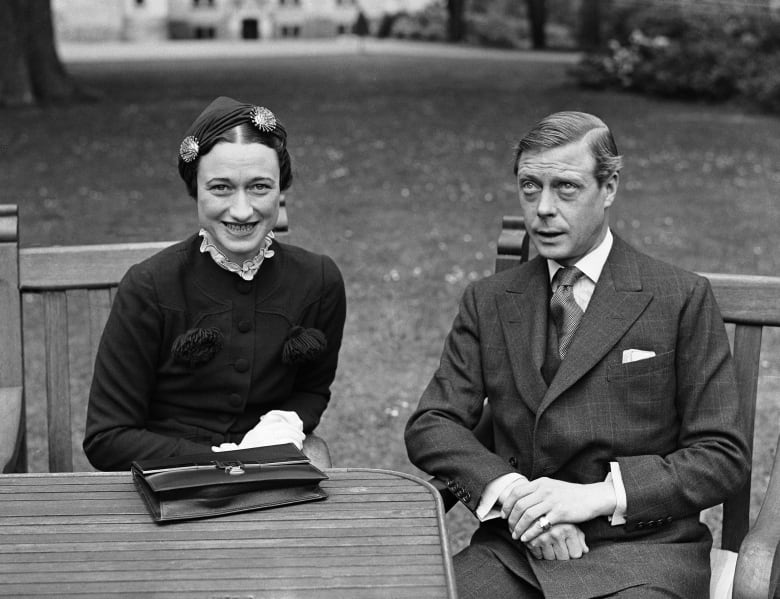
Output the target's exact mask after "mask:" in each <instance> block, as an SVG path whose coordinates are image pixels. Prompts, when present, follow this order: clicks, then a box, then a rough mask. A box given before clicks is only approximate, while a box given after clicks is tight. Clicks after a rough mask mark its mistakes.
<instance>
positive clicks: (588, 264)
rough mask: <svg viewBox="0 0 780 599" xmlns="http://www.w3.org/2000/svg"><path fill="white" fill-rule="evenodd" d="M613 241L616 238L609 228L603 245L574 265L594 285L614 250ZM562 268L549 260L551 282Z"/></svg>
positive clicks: (548, 267)
mask: <svg viewBox="0 0 780 599" xmlns="http://www.w3.org/2000/svg"><path fill="white" fill-rule="evenodd" d="M613 241H614V237H613V236H612V230H611V229H609V228H607V234H606V235H605V236H604V239H602V241H601V243H600V244H598V245H597V246H596V247H595V248H594V249H592V250H591V251H590V252H588V253H587V254H585V255H584V256H583V257H582V258H580V259H579V260H578V261H577V262H576V263H575V264H574V266H576V267H577V268H579V269H580V270H581V271H582V272H583V274H584V275H585V276H586V277H588V278H589V279H590V280H591V281H593V283H594V284H595V283H598V281H599V277H600V276H601V271H602V270H604V265H605V264H606V263H607V257H608V256H609V252H610V251H611V250H612V242H613ZM561 268H563V265H562V264H559V263H558V262H556V261H555V260H550V259H548V260H547V271H548V274H549V275H550V282H552V280H553V277H554V276H555V273H556V272H558V270H559V269H561Z"/></svg>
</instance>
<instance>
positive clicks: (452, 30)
mask: <svg viewBox="0 0 780 599" xmlns="http://www.w3.org/2000/svg"><path fill="white" fill-rule="evenodd" d="M465 6H466V0H447V39H448V40H449V41H450V42H462V41H463V40H464V39H465V37H466V21H465V19H464V14H463V13H464V11H465Z"/></svg>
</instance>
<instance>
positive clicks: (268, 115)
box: [249, 106, 276, 133]
mask: <svg viewBox="0 0 780 599" xmlns="http://www.w3.org/2000/svg"><path fill="white" fill-rule="evenodd" d="M249 118H250V119H252V123H253V124H254V126H255V127H257V128H258V129H260V131H263V132H264V133H270V132H271V131H273V130H274V129H275V128H276V117H275V116H274V113H273V112H271V111H270V110H268V109H267V108H266V107H265V106H255V107H254V108H253V109H252V112H250V113H249Z"/></svg>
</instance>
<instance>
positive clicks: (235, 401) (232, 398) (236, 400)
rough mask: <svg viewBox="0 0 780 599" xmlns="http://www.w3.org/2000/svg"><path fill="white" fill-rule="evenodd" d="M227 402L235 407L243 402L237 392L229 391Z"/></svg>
mask: <svg viewBox="0 0 780 599" xmlns="http://www.w3.org/2000/svg"><path fill="white" fill-rule="evenodd" d="M228 403H229V404H230V405H231V406H232V407H234V408H237V407H239V406H240V405H241V404H242V403H243V401H242V400H241V396H240V395H239V394H238V393H231V394H230V395H229V396H228Z"/></svg>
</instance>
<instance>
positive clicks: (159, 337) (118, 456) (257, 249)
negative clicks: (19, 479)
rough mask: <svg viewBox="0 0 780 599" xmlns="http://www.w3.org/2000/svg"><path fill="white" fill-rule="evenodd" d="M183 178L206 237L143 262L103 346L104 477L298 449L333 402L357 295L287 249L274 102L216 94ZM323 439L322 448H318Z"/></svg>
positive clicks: (98, 445) (100, 449)
mask: <svg viewBox="0 0 780 599" xmlns="http://www.w3.org/2000/svg"><path fill="white" fill-rule="evenodd" d="M179 173H180V175H181V177H182V179H183V180H184V183H185V184H186V187H187V190H188V192H189V195H190V196H191V197H192V198H193V199H194V200H195V203H196V205H197V211H198V220H199V223H200V227H201V228H200V231H199V233H197V234H195V235H193V236H191V237H190V238H188V239H186V240H184V241H182V242H180V243H178V244H176V245H173V246H171V247H170V248H167V249H165V250H163V251H162V252H160V253H158V254H157V255H155V256H152V257H151V258H149V259H148V260H146V261H144V262H142V263H140V264H137V265H135V266H133V267H132V268H131V269H130V270H129V271H128V273H127V275H125V277H124V279H123V280H122V282H121V283H120V285H119V289H118V291H117V295H116V299H115V300H114V303H113V306H112V308H111V314H110V316H109V318H108V321H107V323H106V327H105V330H104V331H103V337H102V339H101V342H100V347H99V348H98V354H97V358H96V362H95V374H94V378H93V381H92V388H91V391H90V397H89V407H88V411H87V426H86V434H85V438H84V451H85V452H86V454H87V457H88V458H89V460H90V462H91V463H92V465H93V466H95V467H96V468H98V469H100V470H126V469H128V468H129V467H130V463H131V462H132V461H133V460H143V459H149V458H164V457H170V456H174V455H182V454H191V453H201V452H203V451H208V448H212V449H213V450H214V451H220V450H225V449H235V448H237V447H238V448H242V449H243V448H246V447H257V446H262V445H271V444H275V443H287V442H292V443H295V444H296V445H297V446H298V447H299V448H300V447H301V446H302V447H303V450H304V452H306V453H307V455H309V456H310V457H311V458H312V460H313V461H314V462H315V463H316V464H317V465H320V466H325V465H328V464H327V463H325V460H327V458H326V455H327V454H325V455H322V453H321V451H319V450H318V447H319V449H320V450H321V448H322V447H321V446H322V441H321V440H319V439H317V438H316V437H314V438H305V437H306V435H309V434H310V433H311V431H312V430H313V429H314V428H315V427H316V426H317V424H318V422H319V420H320V417H321V415H322V412H323V411H324V410H325V407H326V406H327V404H328V400H329V398H330V385H331V383H332V382H333V378H334V376H335V373H336V364H337V360H338V351H339V347H340V346H341V337H342V332H343V328H344V319H345V313H346V299H345V292H344V282H343V280H342V278H341V274H340V273H339V270H338V268H337V267H336V265H335V264H334V262H333V261H332V260H331V259H330V258H328V257H327V256H322V255H318V254H314V253H311V252H309V251H306V250H304V249H302V248H299V247H296V246H292V245H288V244H283V243H279V242H278V241H276V240H275V239H274V235H273V228H274V225H275V224H276V221H277V218H278V216H279V205H280V198H281V194H282V193H283V192H284V191H285V190H286V189H287V188H288V187H289V186H290V183H291V181H292V173H291V165H290V155H289V154H288V152H287V133H286V131H285V129H284V127H283V126H282V124H281V123H280V122H279V121H278V120H277V119H276V117H275V116H274V114H273V113H272V112H271V111H270V110H268V109H267V108H262V107H257V106H252V105H250V104H242V103H239V102H237V101H235V100H233V99H231V98H225V97H221V98H217V99H216V100H215V101H214V102H212V103H211V104H210V105H209V106H208V107H207V108H206V109H205V110H204V111H203V113H201V114H200V116H198V118H197V119H195V122H194V123H193V124H192V125H191V126H190V128H189V130H188V132H187V134H186V136H185V138H184V141H182V143H181V147H180V150H179ZM317 442H318V443H317Z"/></svg>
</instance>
